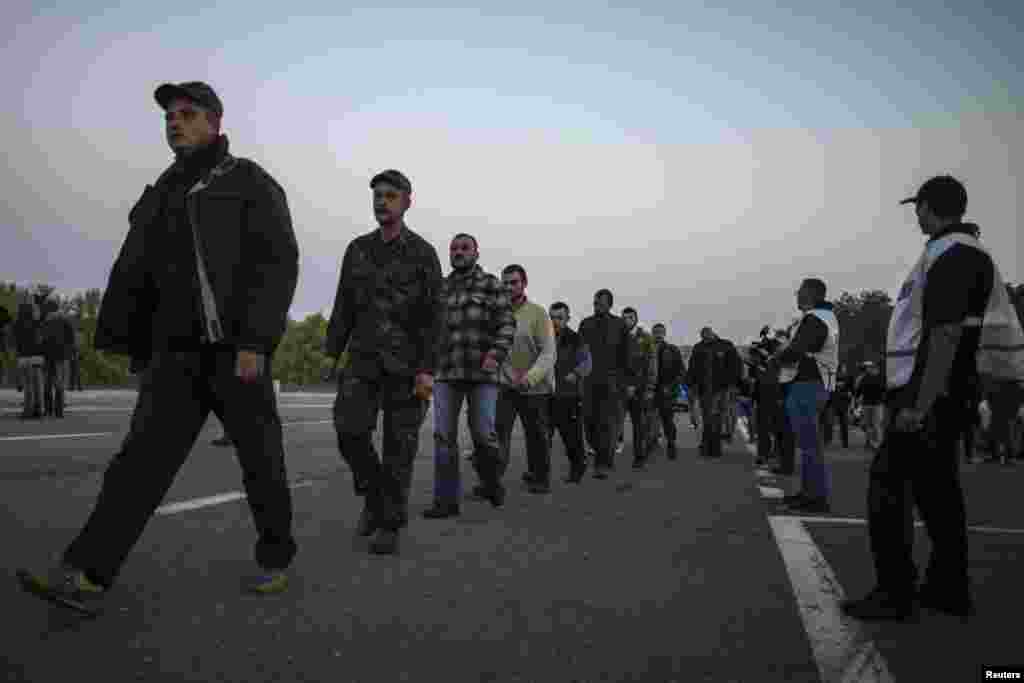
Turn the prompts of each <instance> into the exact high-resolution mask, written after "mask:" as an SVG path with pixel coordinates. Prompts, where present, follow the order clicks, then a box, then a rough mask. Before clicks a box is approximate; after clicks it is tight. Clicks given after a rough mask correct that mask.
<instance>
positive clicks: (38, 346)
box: [14, 304, 43, 357]
mask: <svg viewBox="0 0 1024 683" xmlns="http://www.w3.org/2000/svg"><path fill="white" fill-rule="evenodd" d="M14 350H15V353H17V355H18V356H19V357H26V356H41V355H43V335H42V321H40V320H36V318H35V315H34V314H33V312H32V304H22V305H21V306H19V307H18V317H17V319H16V320H15V321H14Z"/></svg>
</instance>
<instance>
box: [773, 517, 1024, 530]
mask: <svg viewBox="0 0 1024 683" xmlns="http://www.w3.org/2000/svg"><path fill="white" fill-rule="evenodd" d="M789 519H796V520H798V521H800V522H811V523H813V524H845V525H849V526H863V525H865V524H867V523H868V520H866V519H858V518H856V517H790V518H789ZM914 526H915V527H918V528H921V527H923V526H924V522H921V521H916V522H914ZM967 530H968V531H973V532H975V533H979V534H1024V529H1011V528H1007V527H997V526H969V527H967Z"/></svg>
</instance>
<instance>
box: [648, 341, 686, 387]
mask: <svg viewBox="0 0 1024 683" xmlns="http://www.w3.org/2000/svg"><path fill="white" fill-rule="evenodd" d="M655 354H656V358H657V365H658V386H659V387H676V386H678V385H680V384H682V383H683V379H684V377H685V376H686V363H685V362H684V361H683V353H682V352H681V351H680V350H679V347H678V346H676V345H675V344H669V343H668V342H663V343H662V344H659V345H658V347H657V351H656V352H655Z"/></svg>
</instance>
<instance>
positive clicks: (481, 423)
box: [434, 382, 501, 504]
mask: <svg viewBox="0 0 1024 683" xmlns="http://www.w3.org/2000/svg"><path fill="white" fill-rule="evenodd" d="M463 400H466V401H467V403H468V409H467V410H468V411H469V415H468V417H469V431H470V434H471V435H472V437H473V450H474V460H475V462H476V464H477V467H478V469H479V471H480V472H481V474H482V475H483V476H482V477H481V479H482V480H483V483H484V485H485V486H486V485H490V484H493V481H491V480H493V478H494V476H495V473H496V469H497V466H498V460H499V458H500V454H501V451H500V448H499V445H498V435H497V432H496V431H495V428H494V416H495V411H496V409H497V404H498V385H497V384H485V383H482V382H437V383H436V384H435V385H434V500H435V501H436V502H439V503H446V504H447V503H458V502H459V500H460V499H461V498H462V470H461V465H460V462H459V460H460V457H459V413H460V412H461V411H462V402H463Z"/></svg>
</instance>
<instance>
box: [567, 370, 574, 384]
mask: <svg viewBox="0 0 1024 683" xmlns="http://www.w3.org/2000/svg"><path fill="white" fill-rule="evenodd" d="M565 381H566V382H568V383H569V384H576V373H575V372H570V373H569V374H568V375H566V376H565Z"/></svg>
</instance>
